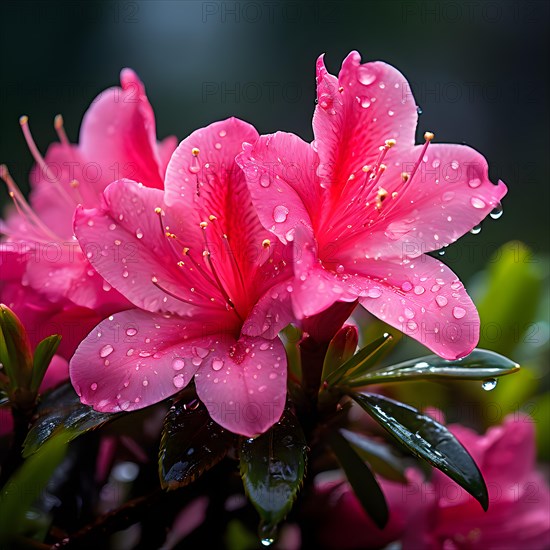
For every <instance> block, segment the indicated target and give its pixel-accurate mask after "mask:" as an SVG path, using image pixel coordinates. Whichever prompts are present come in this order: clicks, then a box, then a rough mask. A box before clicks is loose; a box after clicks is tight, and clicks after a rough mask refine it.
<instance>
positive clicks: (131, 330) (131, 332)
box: [126, 328, 137, 336]
mask: <svg viewBox="0 0 550 550" xmlns="http://www.w3.org/2000/svg"><path fill="white" fill-rule="evenodd" d="M126 334H127V335H128V336H135V335H136V334H137V328H127V329H126Z"/></svg>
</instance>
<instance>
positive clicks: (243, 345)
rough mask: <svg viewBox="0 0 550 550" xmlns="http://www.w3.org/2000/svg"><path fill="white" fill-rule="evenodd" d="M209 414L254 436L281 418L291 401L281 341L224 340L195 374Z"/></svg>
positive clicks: (245, 433)
mask: <svg viewBox="0 0 550 550" xmlns="http://www.w3.org/2000/svg"><path fill="white" fill-rule="evenodd" d="M195 383H196V387H197V393H198V395H199V397H200V399H201V401H202V402H203V403H204V404H205V405H206V407H207V408H208V411H209V413H210V416H211V417H212V418H213V419H214V420H215V421H216V422H217V423H218V424H220V425H221V426H223V427H224V428H227V429H228V430H230V431H232V432H235V433H238V434H241V435H244V436H247V437H253V436H256V435H258V434H261V433H263V432H265V431H266V430H267V429H268V428H270V427H271V426H272V425H273V424H274V423H275V422H277V421H278V420H279V418H280V417H281V414H282V412H283V408H284V405H285V400H286V354H285V350H284V347H283V345H282V343H281V341H280V340H278V339H275V340H265V339H263V338H252V337H241V338H240V339H239V340H238V341H234V342H233V343H232V344H231V343H226V345H223V343H220V344H218V345H216V346H215V350H214V351H213V352H212V353H211V354H210V355H209V357H208V362H207V363H205V364H203V366H202V367H201V369H200V370H199V371H198V372H197V374H196V375H195Z"/></svg>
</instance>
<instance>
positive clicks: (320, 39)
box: [0, 0, 550, 277]
mask: <svg viewBox="0 0 550 550" xmlns="http://www.w3.org/2000/svg"><path fill="white" fill-rule="evenodd" d="M549 6H550V3H549V2H547V1H544V0H541V1H538V0H527V1H521V0H517V1H516V0H510V1H509V0H499V1H482V0H464V1H462V0H453V1H441V2H439V1H429V0H426V1H424V0H421V1H409V0H386V1H347V2H346V1H337V0H326V1H325V0H320V1H316V0H311V1H298V0H288V1H276V0H265V1H263V0H250V1H248V0H241V1H195V0H187V1H143V2H140V1H120V2H108V1H102V2H98V1H86V2H77V1H73V2H59V1H50V2H45V1H33V2H29V1H20V0H19V1H5V0H3V2H2V5H1V8H0V10H1V11H0V13H1V15H0V20H1V21H2V32H1V33H0V40H1V45H0V52H1V53H0V55H1V71H0V74H1V75H2V78H1V83H2V84H1V100H0V116H1V133H0V161H1V162H5V163H7V164H8V166H9V167H10V169H11V171H12V173H13V174H14V175H15V176H16V178H17V181H18V183H19V184H20V186H21V187H22V188H23V189H27V181H26V180H27V176H28V171H29V169H30V167H31V164H32V160H31V156H30V154H29V152H28V150H27V148H26V146H25V143H24V140H23V138H22V135H21V132H20V130H19V125H18V117H19V116H20V115H22V114H27V115H29V117H30V123H31V128H32V130H33V133H34V136H35V139H36V140H37V142H38V144H39V146H40V147H41V149H42V151H45V150H46V147H47V145H48V144H49V143H50V142H51V141H52V140H54V139H55V133H54V129H53V117H54V116H55V115H56V114H57V113H62V114H63V115H64V118H65V125H66V129H67V132H68V134H69V137H70V139H71V140H72V141H76V140H77V139H78V130H79V125H80V121H81V119H82V115H83V113H84V112H85V110H86V108H87V107H88V105H89V104H90V102H91V100H92V99H93V98H94V97H95V96H96V94H97V93H98V92H100V91H101V90H103V89H104V88H106V87H108V86H110V85H114V84H117V82H118V75H119V71H120V69H121V68H122V67H125V66H128V67H132V68H134V69H135V70H136V71H137V72H138V74H139V75H140V76H141V78H142V79H143V81H144V82H145V85H146V87H147V90H148V95H149V98H150V100H151V103H152V105H153V107H154V109H155V112H156V115H157V130H158V135H159V137H164V136H166V135H168V134H176V135H177V136H178V138H180V139H182V138H184V137H185V136H186V135H187V134H189V133H190V132H191V131H193V130H194V129H196V128H198V127H200V126H204V125H207V124H208V123H210V122H212V121H214V120H217V119H221V118H225V117H227V116H230V115H236V116H238V117H241V118H243V119H245V120H248V121H250V122H252V123H254V124H255V125H256V127H257V128H258V130H259V131H260V132H261V133H266V132H272V131H275V130H277V129H282V130H287V131H292V132H295V133H297V134H299V135H301V136H302V137H303V138H304V139H307V140H310V139H311V138H312V131H311V116H312V112H313V108H314V98H315V78H314V76H315V75H314V67H315V59H316V58H317V56H318V55H319V54H320V53H322V52H326V54H327V55H326V63H327V65H328V68H329V70H331V72H333V73H337V71H338V69H339V66H340V63H341V61H342V59H343V58H344V57H345V56H346V55H347V53H348V52H349V51H350V50H352V49H357V50H358V51H359V52H360V53H361V54H362V56H363V60H364V61H367V60H384V61H386V62H388V63H391V64H392V65H394V66H396V67H397V68H399V69H400V70H401V71H402V72H403V73H404V74H405V76H406V77H407V78H408V79H409V81H410V82H411V86H412V90H413V93H414V95H415V97H416V101H417V104H418V105H419V106H420V107H421V108H422V111H423V113H422V115H421V116H420V121H419V129H418V136H421V135H422V134H423V132H424V131H426V130H431V131H433V132H435V134H436V139H437V140H438V141H439V142H456V143H466V144H468V145H470V146H472V147H475V148H476V149H478V150H479V151H481V152H482V153H483V154H484V155H485V156H486V157H487V159H488V161H489V165H490V175H491V178H492V179H493V181H495V182H496V180H497V179H499V178H501V179H502V180H504V181H505V182H506V183H507V184H508V186H509V188H510V191H509V195H508V196H507V197H506V199H505V202H504V216H503V217H502V218H501V219H500V220H498V221H493V220H490V219H488V220H487V221H486V222H485V223H484V225H483V231H482V232H481V234H479V235H476V236H474V235H468V236H466V237H465V238H463V239H462V240H461V241H460V242H459V243H457V244H455V245H454V246H453V247H451V248H449V250H448V251H447V254H446V256H445V257H444V258H443V259H444V260H446V261H447V263H448V264H449V265H451V267H453V269H455V271H457V272H458V273H459V274H460V275H461V276H463V277H468V276H469V275H471V274H473V273H474V272H475V271H477V270H478V269H479V268H480V267H482V266H483V265H484V264H486V263H487V260H488V259H489V258H490V256H491V254H492V253H493V252H494V251H495V250H496V248H497V247H498V245H500V244H502V243H504V242H506V241H508V240H510V239H520V240H523V241H524V242H525V243H527V244H528V245H529V246H530V247H531V248H532V249H533V250H534V251H535V252H540V253H546V252H548V248H549V239H548V236H549V208H548V207H549V181H548V165H549V160H548V153H549V128H550V124H549V122H550V120H549V101H548V94H547V91H548V81H549V78H548V76H549V75H548V67H549V63H548V50H549V48H548V41H549V39H548V36H549V32H548V31H549ZM0 197H1V200H2V203H3V204H4V203H5V202H6V200H7V194H6V193H5V192H4V190H2V191H1V192H0Z"/></svg>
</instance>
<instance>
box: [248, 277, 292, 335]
mask: <svg viewBox="0 0 550 550" xmlns="http://www.w3.org/2000/svg"><path fill="white" fill-rule="evenodd" d="M291 281H292V280H291V279H290V278H288V279H286V280H283V282H281V283H278V284H276V285H274V286H272V287H271V288H270V289H269V290H268V291H267V292H266V293H265V294H264V295H263V296H262V297H261V298H260V299H259V300H258V301H257V302H256V304H255V305H254V306H253V307H252V310H251V312H250V314H249V315H248V317H247V318H246V320H245V322H244V324H243V328H242V330H241V332H242V334H246V335H248V336H262V337H263V338H266V339H268V340H273V338H276V337H277V334H279V331H281V330H282V329H283V328H285V327H286V326H287V325H288V324H289V323H291V322H292V321H293V320H294V315H293V313H292V303H291V299H290V294H291V293H290V292H289V288H292V287H291Z"/></svg>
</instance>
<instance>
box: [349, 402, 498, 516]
mask: <svg viewBox="0 0 550 550" xmlns="http://www.w3.org/2000/svg"><path fill="white" fill-rule="evenodd" d="M350 396H351V397H352V398H353V399H354V400H355V401H356V402H357V403H358V404H359V405H360V406H361V407H362V408H363V409H364V410H365V411H366V412H367V413H369V414H370V416H372V417H373V418H374V419H375V420H376V421H377V422H378V423H379V424H380V425H381V426H382V427H383V428H384V429H386V430H387V431H388V432H389V433H390V434H391V435H392V436H393V437H395V439H397V441H399V442H400V443H402V444H403V445H404V446H405V447H406V448H407V449H409V451H411V452H412V453H413V455H415V456H417V457H419V458H422V459H424V460H426V461H427V462H429V463H430V464H431V465H432V466H435V467H436V468H437V469H439V470H441V471H442V472H443V473H445V474H447V475H448V476H449V477H450V478H451V479H452V480H454V481H456V482H457V483H458V484H459V485H460V486H461V487H463V488H464V489H466V491H468V492H469V493H470V494H471V495H472V496H473V497H474V498H475V499H476V500H478V501H479V503H480V504H481V506H482V507H483V509H484V510H487V508H488V506H489V497H488V495H487V487H486V485H485V481H484V480H483V477H482V475H481V472H480V471H479V468H478V467H477V465H476V463H475V462H474V460H473V458H472V457H471V456H470V455H469V453H468V451H466V449H465V448H464V447H463V446H462V444H461V443H460V442H459V441H458V439H456V437H455V436H454V435H453V434H452V433H451V432H450V431H449V430H448V429H447V428H446V427H445V426H443V425H442V424H439V422H436V421H435V420H434V419H433V418H431V417H429V416H428V415H426V414H423V413H421V412H420V411H418V410H416V409H414V408H413V407H409V406H408V405H405V404H403V403H399V402H398V401H394V400H393V399H389V398H387V397H383V396H382V395H376V394H372V393H363V394H358V393H350Z"/></svg>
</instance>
